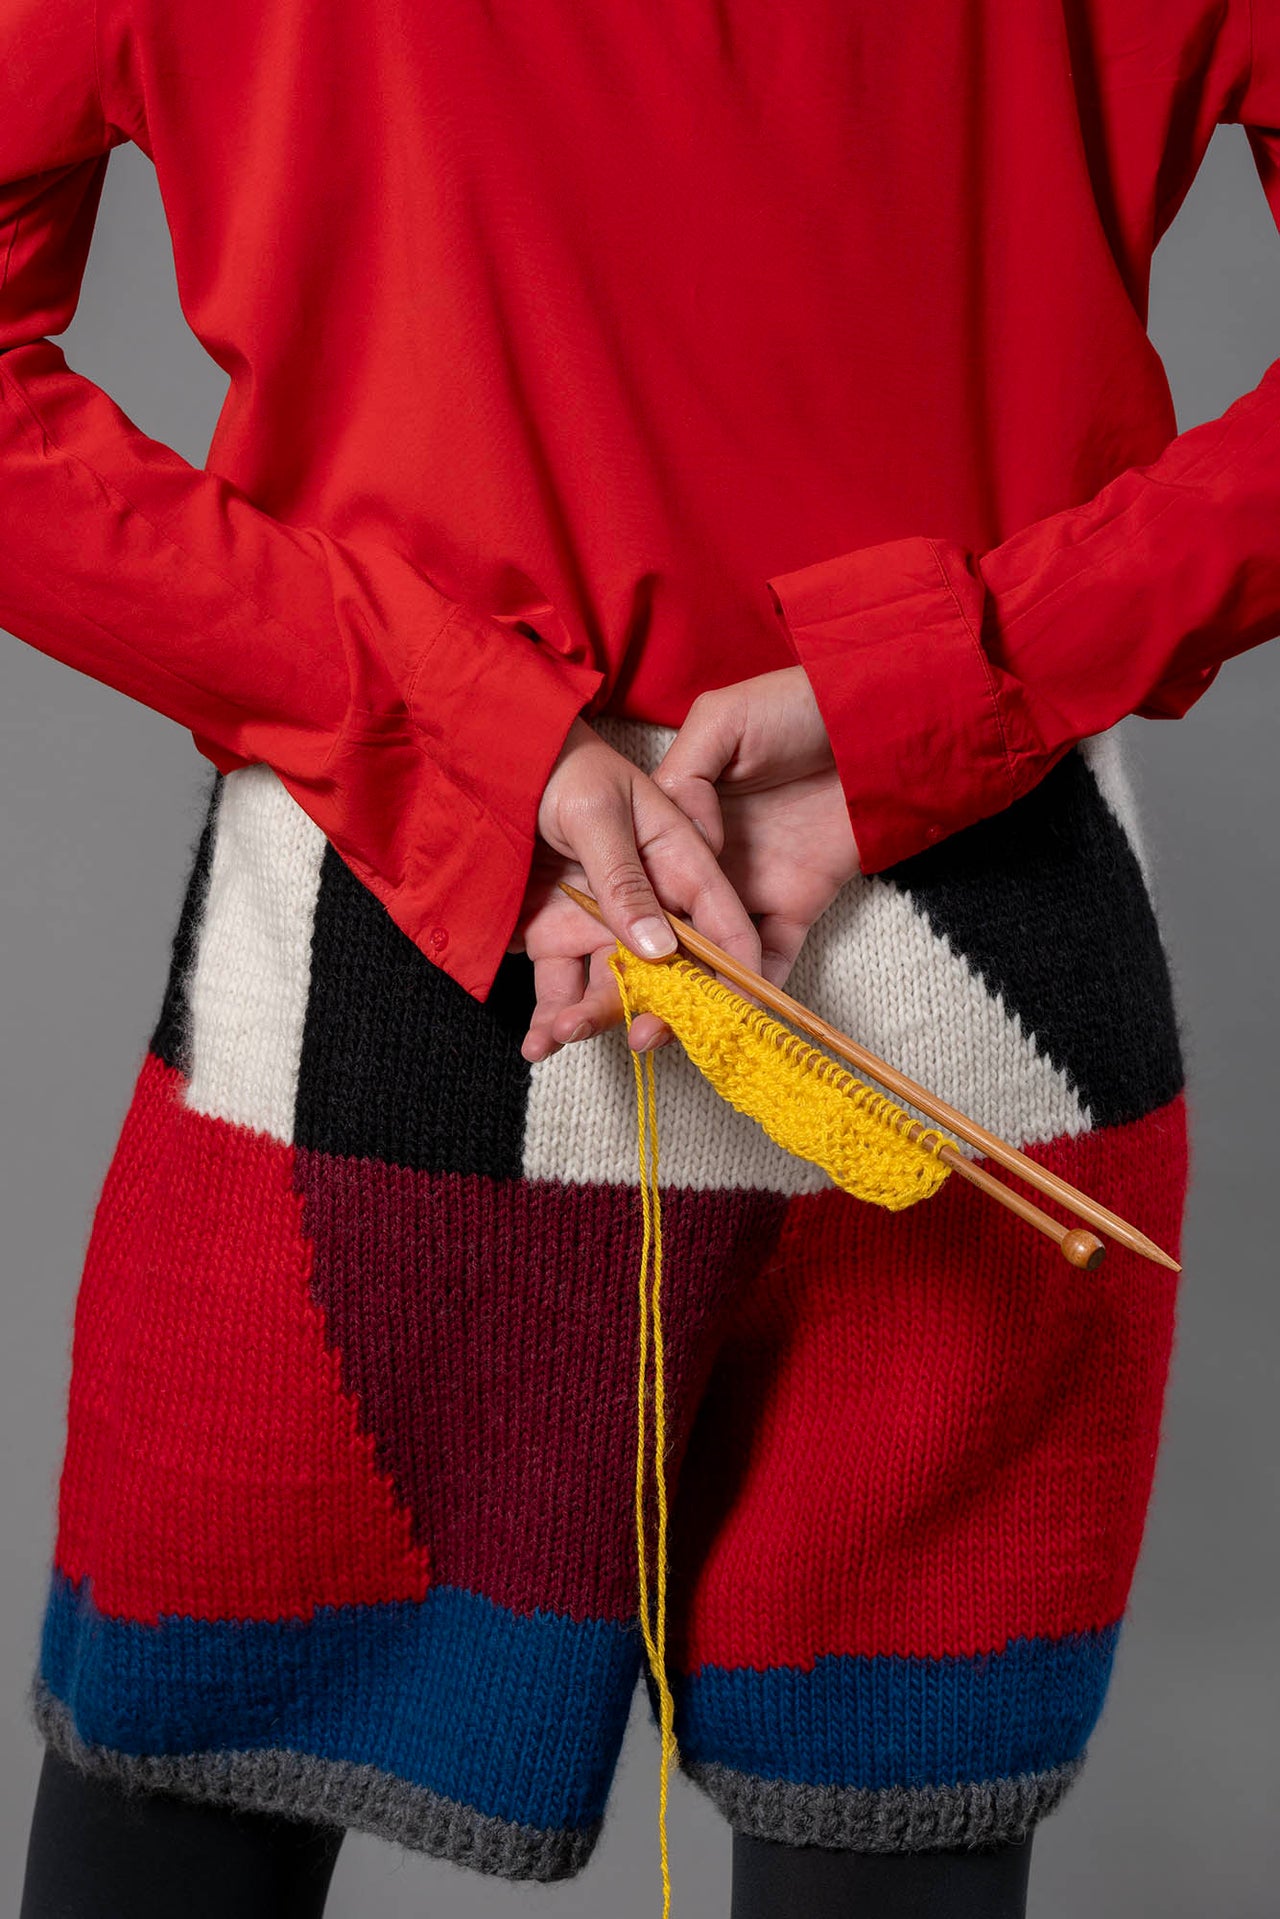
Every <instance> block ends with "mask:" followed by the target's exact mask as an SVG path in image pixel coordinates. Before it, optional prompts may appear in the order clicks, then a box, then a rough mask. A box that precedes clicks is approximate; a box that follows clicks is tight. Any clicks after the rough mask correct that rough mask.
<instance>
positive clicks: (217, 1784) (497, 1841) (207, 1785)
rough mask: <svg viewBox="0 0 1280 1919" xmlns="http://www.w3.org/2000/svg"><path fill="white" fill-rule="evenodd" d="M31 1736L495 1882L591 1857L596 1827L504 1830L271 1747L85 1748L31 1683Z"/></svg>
mask: <svg viewBox="0 0 1280 1919" xmlns="http://www.w3.org/2000/svg"><path fill="white" fill-rule="evenodd" d="M28 1710H29V1712H30V1715H31V1719H32V1722H33V1724H34V1725H35V1728H36V1731H37V1732H38V1733H39V1734H40V1736H41V1738H42V1739H43V1740H44V1741H45V1743H46V1744H47V1745H48V1746H50V1747H51V1748H52V1749H53V1750H54V1751H55V1752H57V1753H59V1754H60V1755H61V1756H62V1758H64V1759H66V1760H68V1761H70V1763H71V1764H72V1765H75V1766H78V1767H80V1768H81V1770H82V1771H84V1772H87V1773H91V1774H93V1775H94V1776H95V1777H97V1778H103V1779H111V1780H114V1781H115V1782H116V1783H117V1784H118V1785H121V1786H124V1787H126V1788H128V1789H130V1790H138V1791H153V1792H154V1791H160V1792H170V1793H177V1794H179V1795H180V1796H181V1797H182V1798H184V1799H196V1800H200V1801H203V1802H205V1803H209V1804H215V1805H224V1806H235V1807H237V1808H239V1809H241V1810H244V1811H247V1812H274V1813H283V1814H284V1815H286V1816H287V1817H290V1818H295V1819H313V1820H317V1821H320V1822H322V1823H325V1824H328V1825H334V1826H343V1827H349V1828H352V1829H354V1830H355V1831H358V1832H367V1833H371V1834H373V1836H374V1837H375V1838H378V1839H386V1840H389V1841H390V1842H391V1843H392V1844H393V1845H398V1846H407V1847H409V1848H411V1849H412V1850H413V1851H415V1852H425V1853H430V1854H432V1856H433V1857H435V1858H437V1859H449V1860H452V1861H453V1863H454V1864H455V1865H458V1866H469V1867H471V1868H472V1869H473V1870H474V1871H476V1872H482V1873H489V1874H491V1875H492V1876H493V1877H495V1878H500V1879H537V1880H553V1879H571V1878H573V1877H574V1876H575V1874H577V1873H579V1872H581V1871H582V1869H583V1867H584V1866H585V1865H586V1863H587V1861H588V1859H589V1858H590V1857H591V1854H592V1852H593V1851H594V1849H595V1846H596V1842H597V1840H598V1839H599V1837H600V1831H601V1827H602V1825H603V1821H601V1820H597V1821H596V1823H595V1824H594V1825H591V1826H586V1827H581V1828H578V1829H576V1830H573V1831H560V1832H549V1831H544V1830H542V1829H540V1828H538V1827H536V1826H522V1825H513V1824H511V1823H509V1822H508V1821H507V1820H505V1819H497V1818H494V1817H492V1816H491V1815H489V1814H485V1813H480V1812H477V1811H476V1810H475V1809H474V1807H471V1806H464V1805H460V1804H458V1803H457V1801H455V1800H451V1799H445V1798H442V1797H441V1796H440V1795H439V1794H438V1793H433V1792H429V1791H427V1790H426V1789H425V1788H424V1787H421V1786H414V1785H411V1784H410V1783H409V1782H408V1781H407V1780H404V1779H397V1778H395V1777H393V1776H392V1775H391V1774H389V1773H385V1772H380V1771H379V1770H378V1768H377V1767H376V1766H363V1765H355V1764H352V1763H351V1762H349V1761H346V1760H334V1759H318V1758H316V1757H315V1756H314V1755H312V1754H310V1753H303V1752H290V1751H285V1750H281V1749H278V1748H267V1749H264V1750H261V1751H256V1750H250V1751H242V1752H193V1753H128V1752H119V1751H117V1750H116V1749H115V1748H113V1747H110V1746H91V1745H89V1744H87V1743H86V1741H85V1740H83V1739H82V1738H81V1737H80V1735H79V1733H78V1732H77V1731H76V1729H75V1725H74V1723H73V1721H72V1718H71V1714H70V1712H69V1711H68V1709H67V1707H66V1706H65V1705H64V1704H63V1702H62V1700H60V1699H59V1698H58V1697H57V1695H56V1694H55V1693H53V1692H51V1691H50V1689H49V1687H48V1686H47V1685H46V1684H45V1682H44V1681H43V1680H42V1679H40V1678H37V1679H36V1680H35V1681H34V1682H33V1684H32V1686H31V1689H30V1693H29V1695H28Z"/></svg>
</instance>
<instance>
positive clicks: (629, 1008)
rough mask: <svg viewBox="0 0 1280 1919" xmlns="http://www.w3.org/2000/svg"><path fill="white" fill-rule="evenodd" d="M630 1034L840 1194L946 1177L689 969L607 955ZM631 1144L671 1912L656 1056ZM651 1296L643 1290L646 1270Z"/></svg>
mask: <svg viewBox="0 0 1280 1919" xmlns="http://www.w3.org/2000/svg"><path fill="white" fill-rule="evenodd" d="M609 964H610V966H611V968H612V970H613V974H614V978H615V979H616V980H617V982H618V991H619V994H620V996H621V999H622V1010H623V1014H624V1016H625V1019H626V1023H627V1029H628V1031H630V1028H631V1022H632V1020H633V1019H634V1018H635V1016H636V1014H637V1013H641V1012H644V1013H656V1014H657V1016H658V1017H659V1018H660V1019H661V1020H663V1021H664V1022H665V1023H666V1024H667V1025H668V1026H669V1027H670V1028H671V1031H672V1032H673V1033H674V1034H675V1036H676V1038H677V1039H678V1040H679V1041H680V1043H681V1045H682V1046H683V1048H684V1050H685V1052H686V1053H687V1054H688V1055H689V1058H690V1059H691V1060H692V1061H693V1064H694V1065H695V1066H696V1067H697V1068H698V1070H699V1071H700V1072H701V1073H702V1074H703V1075H704V1076H705V1077H706V1078H707V1079H708V1080H709V1081H710V1082H711V1084H712V1086H714V1087H715V1089H716V1091H717V1092H718V1093H719V1094H721V1096H722V1097H723V1098H724V1099H726V1100H728V1101H729V1103H730V1105H732V1106H735V1107H736V1108H737V1109H738V1110H739V1112H743V1113H748V1114H750V1116H751V1117H752V1118H753V1119H754V1120H756V1121H757V1122H758V1123H759V1124H760V1125H761V1126H763V1128H764V1130H765V1132H766V1133H768V1135H769V1137H770V1138H771V1139H772V1140H774V1141H775V1142H776V1143H777V1144H778V1145H779V1146H781V1147H783V1148H784V1149H785V1150H786V1151H787V1152H791V1153H795V1154H797V1155H799V1157H801V1158H802V1159H808V1160H812V1161H813V1162H814V1164H815V1165H818V1166H821V1167H823V1168H824V1170H825V1171H826V1172H827V1173H829V1174H830V1176H831V1178H832V1179H833V1180H834V1181H835V1183H836V1185H837V1186H840V1187H842V1188H843V1189H844V1190H845V1191H846V1192H848V1193H852V1194H853V1195H854V1196H855V1197H856V1198H859V1199H864V1200H869V1201H871V1202H872V1203H874V1204H875V1205H878V1206H886V1207H889V1208H890V1209H891V1210H895V1211H897V1210H901V1209H902V1208H903V1207H907V1206H914V1205H915V1204H916V1202H917V1201H918V1200H921V1199H925V1198H927V1197H928V1196H929V1195H930V1194H931V1193H934V1192H936V1191H937V1189H938V1187H939V1186H941V1184H942V1182H943V1180H945V1179H946V1178H947V1176H948V1173H949V1172H950V1168H949V1167H948V1166H946V1165H945V1164H944V1163H943V1162H942V1160H940V1159H939V1158H938V1154H939V1151H940V1150H941V1148H942V1147H943V1146H944V1145H948V1144H953V1143H954V1142H951V1141H949V1140H948V1139H947V1137H946V1135H945V1134H943V1133H940V1132H938V1131H937V1130H936V1129H935V1128H933V1127H927V1128H923V1129H922V1130H921V1132H920V1133H919V1134H918V1135H916V1136H915V1137H914V1138H912V1137H908V1135H907V1133H906V1131H905V1129H906V1128H908V1127H910V1126H912V1125H913V1124H916V1123H917V1122H913V1120H912V1118H911V1115H910V1114H908V1113H906V1112H904V1111H903V1109H902V1108H901V1107H900V1106H896V1105H895V1104H894V1102H893V1101H892V1100H891V1099H890V1098H889V1096H888V1095H887V1094H886V1093H882V1092H880V1091H879V1089H878V1088H876V1087H872V1086H868V1085H867V1084H866V1083H865V1082H864V1081H862V1080H859V1079H855V1078H854V1076H853V1074H852V1073H849V1072H846V1071H845V1069H844V1067H843V1066H839V1065H837V1064H836V1062H835V1061H834V1060H832V1059H830V1058H828V1056H827V1055H826V1054H825V1053H822V1052H819V1051H818V1049H817V1048H816V1047H814V1046H810V1045H809V1043H808V1042H807V1041H806V1040H803V1039H801V1038H800V1037H799V1036H798V1035H797V1034H795V1033H793V1032H792V1031H791V1030H790V1028H789V1027H786V1026H784V1025H783V1024H782V1022H781V1021H780V1020H776V1019H773V1018H772V1017H771V1016H770V1015H769V1014H768V1013H765V1012H762V1011H761V1010H760V1008H759V1007H756V1006H753V1005H752V1004H751V1002H750V1001H749V1000H746V999H743V998H742V996H741V995H740V994H738V993H735V992H733V991H732V990H731V989H730V988H729V987H727V986H725V985H723V984H722V983H721V982H720V981H719V980H717V979H714V978H713V977H712V975H711V974H710V973H706V972H704V971H703V970H702V968H701V967H698V966H693V965H691V964H690V963H689V961H687V960H683V959H674V960H658V961H654V960H642V959H637V958H636V956H635V954H633V953H630V952H628V951H627V949H626V948H625V947H623V946H619V947H617V948H616V949H615V950H614V952H613V953H612V954H611V955H610V959H609ZM631 1063H632V1066H633V1068H634V1072H635V1085H636V1138H637V1142H638V1149H639V1162H640V1201H641V1209H642V1213H643V1221H644V1224H643V1231H642V1235H641V1244H640V1300H639V1306H640V1340H639V1391H638V1395H637V1427H636V1548H637V1558H638V1574H639V1577H638V1586H639V1612H640V1624H641V1628H642V1630H643V1632H644V1643H645V1651H646V1653H647V1655H648V1660H649V1670H650V1672H651V1673H652V1675H653V1678H654V1683H655V1685H656V1686H657V1690H658V1700H659V1708H660V1726H661V1741H662V1757H661V1773H660V1779H659V1793H658V1838H659V1844H660V1847H661V1853H662V1913H663V1919H668V1915H669V1914H670V1911H671V1871H670V1864H669V1860H668V1855H667V1781H668V1776H669V1769H670V1767H671V1765H672V1764H675V1765H677V1766H678V1765H679V1763H680V1752H679V1748H678V1746H677V1744H676V1738H675V1730H674V1726H675V1702H674V1699H673V1697H672V1693H671V1687H670V1684H669V1682H668V1679H667V1482H666V1472H665V1458H666V1444H667V1437H666V1392H665V1368H664V1354H663V1343H662V1310H661V1293H662V1200H661V1193H660V1189H659V1185H658V1105H657V1091H656V1084H655V1079H654V1070H653V1055H652V1053H634V1052H633V1053H632V1055H631ZM651 1272H652V1290H651V1291H650V1273H651ZM651 1316H652V1324H653V1372H654V1387H653V1405H654V1480H655V1483H656V1490H657V1506H658V1526H657V1548H656V1552H657V1565H656V1569H655V1571H656V1580H657V1616H656V1624H653V1623H651V1621H650V1617H649V1573H648V1563H647V1562H648V1555H647V1553H646V1550H645V1527H644V1520H645V1499H644V1495H645V1477H646V1470H645V1469H646V1456H647V1451H648V1448H647V1444H646V1428H647V1424H648V1422H647V1419H646V1417H645V1415H646V1410H647V1394H646V1386H647V1383H648V1360H649V1323H650V1317H651Z"/></svg>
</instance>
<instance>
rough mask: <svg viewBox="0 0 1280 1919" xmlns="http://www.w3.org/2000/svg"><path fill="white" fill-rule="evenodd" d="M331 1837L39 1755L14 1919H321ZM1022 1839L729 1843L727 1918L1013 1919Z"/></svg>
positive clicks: (1021, 1890)
mask: <svg viewBox="0 0 1280 1919" xmlns="http://www.w3.org/2000/svg"><path fill="white" fill-rule="evenodd" d="M341 1844H342V1828H341V1827H340V1826H321V1825H312V1824H309V1823H308V1822H307V1821H305V1820H300V1819H284V1818H279V1817H277V1816H276V1815H274V1814H270V1813H256V1812H234V1811H231V1810H229V1809H228V1808H226V1807H224V1806H205V1805H198V1804H196V1803H195V1802H193V1801H189V1800H184V1799H179V1798H176V1797H174V1796H172V1795H170V1794H168V1793H163V1792H126V1791H125V1790H123V1789H122V1788H121V1787H120V1786H118V1785H116V1784H115V1783H114V1782H113V1781H111V1780H105V1779H95V1778H91V1777H88V1776H86V1775H85V1774H84V1773H82V1772H80V1771H79V1770H78V1769H77V1768H76V1767H74V1766H71V1765H69V1764H68V1763H67V1761H66V1760H64V1759H61V1758H59V1757H58V1756H57V1755H56V1754H55V1753H53V1752H46V1754H45V1759H44V1766H43V1769H42V1771H41V1774H40V1784H39V1787H38V1790H37V1792H36V1803H35V1811H34V1814H33V1816H32V1821H31V1841H30V1846H29V1850H28V1854H27V1878H26V1885H25V1887H24V1889H23V1895H22V1914H21V1919H320V1915H321V1914H322V1913H323V1911H324V1904H325V1899H326V1897H327V1895H328V1891H329V1881H330V1879H331V1877H332V1875H333V1868H334V1864H335V1862H336V1860H337V1857H338V1848H339V1846H340V1845H341ZM1030 1852H1031V1843H1030V1840H1026V1841H1024V1842H1023V1843H1022V1844H1021V1845H1009V1846H997V1847H991V1848H988V1849H985V1850H976V1851H963V1852H918V1853H869V1852H861V1853H859V1852H833V1851H828V1850H827V1849H825V1848H823V1847H821V1846H786V1845H781V1844H779V1843H777V1842H776V1841H774V1840H770V1839H749V1838H747V1837H746V1836H745V1835H744V1834H743V1833H740V1832H735V1833H734V1835H733V1899H732V1908H731V1919H1024V1915H1025V1913H1026V1909H1027V1907H1026V1900H1027V1873H1028V1870H1029V1867H1030Z"/></svg>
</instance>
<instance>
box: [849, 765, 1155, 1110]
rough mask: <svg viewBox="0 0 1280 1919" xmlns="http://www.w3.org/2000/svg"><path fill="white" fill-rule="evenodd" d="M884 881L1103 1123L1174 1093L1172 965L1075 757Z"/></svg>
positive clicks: (1119, 836) (1123, 849) (1138, 882)
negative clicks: (922, 918)
mask: <svg viewBox="0 0 1280 1919" xmlns="http://www.w3.org/2000/svg"><path fill="white" fill-rule="evenodd" d="M882 877H883V878H884V879H886V880H889V881H891V882H892V883H893V884H894V885H895V886H898V887H900V888H901V889H902V890H903V892H905V893H906V894H907V895H908V896H909V897H910V899H911V900H912V902H913V904H914V905H915V906H916V908H917V910H918V911H919V912H921V913H923V914H924V916H925V917H926V919H927V920H928V922H929V924H930V926H931V927H932V928H933V930H934V932H935V933H938V934H941V935H945V937H946V938H947V940H948V941H949V942H950V944H951V946H952V947H953V948H954V950H955V951H956V952H957V953H959V954H960V955H961V956H962V957H963V958H964V959H966V960H967V961H968V963H969V965H970V966H971V967H972V969H973V971H974V972H975V973H976V974H977V975H978V977H979V978H980V979H981V980H982V981H983V984H984V985H985V986H986V988H987V991H988V992H989V993H991V994H993V995H994V994H1000V995H1002V996H1003V999H1004V1004H1005V1007H1006V1009H1007V1011H1008V1012H1009V1013H1010V1014H1015V1013H1016V1014H1017V1015H1018V1016H1019V1017H1020V1019H1021V1021H1022V1024H1023V1026H1024V1028H1026V1029H1027V1030H1028V1031H1029V1032H1030V1033H1032V1034H1033V1035H1034V1038H1035V1042H1036V1045H1037V1047H1038V1049H1039V1051H1040V1052H1041V1054H1042V1055H1044V1056H1045V1057H1047V1058H1048V1059H1049V1060H1051V1061H1052V1063H1053V1064H1054V1065H1055V1066H1056V1067H1058V1068H1059V1070H1060V1071H1062V1072H1063V1073H1065V1074H1066V1075H1067V1077H1068V1078H1069V1079H1070V1081H1071V1083H1072V1084H1073V1086H1074V1087H1075V1089H1076V1091H1077V1093H1078V1094H1079V1097H1080V1099H1081V1101H1082V1102H1083V1104H1084V1105H1085V1106H1087V1107H1088V1109H1089V1112H1090V1115H1091V1116H1092V1119H1093V1123H1094V1125H1095V1126H1115V1125H1119V1124H1120V1123H1122V1122H1123V1121H1126V1120H1133V1119H1141V1118H1142V1117H1143V1115H1144V1114H1146V1113H1149V1112H1152V1111H1153V1110H1154V1109H1155V1108H1156V1107H1157V1106H1162V1105H1164V1103H1165V1102H1166V1101H1167V1100H1170V1099H1172V1098H1173V1097H1174V1095H1175V1094H1176V1093H1178V1092H1179V1091H1180V1090H1181V1088H1182V1084H1183V1060H1182V1051H1181V1046H1180V1043H1179V1033H1178V1023H1177V1016H1176V1012H1175V1007H1174V1001H1173V995H1172V991H1171V986H1170V979H1169V968H1168V963H1167V960H1166V956H1165V951H1164V946H1163V944H1162V941H1161V938H1160V933H1159V930H1158V927H1157V924H1156V919H1155V915H1154V913H1153V912H1152V908H1151V901H1150V897H1149V895H1148V893H1147V888H1146V884H1145V882H1144V879H1143V876H1142V869H1141V867H1140V866H1139V864H1138V861H1137V857H1136V855H1135V854H1134V851H1133V848H1132V846H1131V845H1130V843H1129V840H1128V837H1127V835H1126V834H1125V832H1124V830H1123V828H1122V827H1121V825H1120V823H1119V821H1118V820H1117V819H1116V817H1115V815H1114V814H1113V813H1112V811H1111V809H1110V807H1109V806H1108V805H1107V803H1106V801H1105V800H1104V799H1103V797H1102V794H1101V792H1100V791H1099V789H1098V784H1097V781H1096V780H1095V779H1094V777H1093V774H1092V772H1091V771H1090V769H1089V766H1088V763H1087V762H1086V760H1085V759H1084V757H1083V755H1082V754H1081V753H1080V752H1078V751H1075V750H1073V751H1071V752H1069V753H1068V754H1067V755H1066V756H1065V758H1063V759H1061V760H1059V762H1058V764H1057V765H1056V766H1055V767H1054V768H1053V770H1052V771H1051V772H1050V773H1049V774H1048V775H1047V777H1046V778H1045V779H1044V780H1042V781H1041V782H1040V784H1039V786H1037V787H1035V788H1034V789H1033V790H1032V791H1031V792H1030V793H1027V794H1025V795H1024V796H1023V798H1022V799H1020V800H1017V801H1016V802H1015V803H1014V804H1013V805H1012V806H1010V807H1007V808H1006V809H1005V811H1004V812H1002V813H997V814H994V815H993V816H992V817H991V818H990V819H986V820H979V821H978V822H977V823H976V824H975V825H973V826H969V827H966V828H965V829H964V830H963V831H962V832H959V833H954V834H952V835H951V836H950V837H949V838H948V839H946V840H943V841H941V842H940V843H939V844H938V845H937V846H936V847H930V848H929V849H928V850H927V851H925V852H923V853H918V854H916V855H915V856H914V857H913V858H911V859H909V860H902V861H901V862H900V863H899V864H898V865H897V866H894V867H891V868H888V869H886V871H885V872H884V874H883V875H882Z"/></svg>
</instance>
